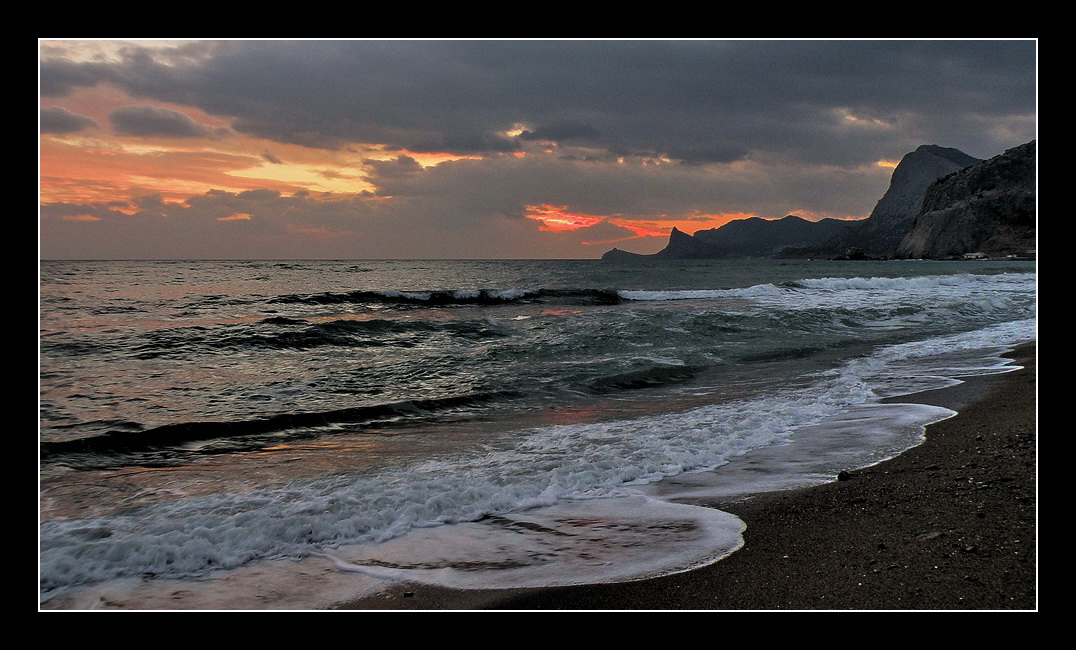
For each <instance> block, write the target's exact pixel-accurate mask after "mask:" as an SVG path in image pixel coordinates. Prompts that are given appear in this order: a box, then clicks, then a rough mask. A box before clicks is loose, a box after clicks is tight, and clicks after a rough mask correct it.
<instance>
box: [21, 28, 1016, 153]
mask: <svg viewBox="0 0 1076 650" xmlns="http://www.w3.org/2000/svg"><path fill="white" fill-rule="evenodd" d="M209 50H210V48H208V47H203V48H202V50H201V51H200V52H199V56H197V57H196V56H188V57H187V58H185V59H179V62H178V63H177V61H176V60H170V61H168V62H167V64H166V63H165V62H163V61H162V60H160V59H159V58H154V57H151V56H150V55H148V54H146V53H145V52H143V51H140V50H138V49H131V50H129V51H128V53H127V55H126V57H125V58H124V59H122V60H121V61H120V62H118V63H114V64H110V65H107V64H102V63H87V64H82V65H75V64H70V63H65V62H63V61H55V62H54V61H45V62H43V63H42V68H41V77H42V88H43V92H50V91H51V92H58V91H59V90H61V89H64V88H70V87H72V86H73V85H79V84H82V85H85V84H89V83H92V82H93V80H94V79H100V80H102V81H109V82H111V83H114V84H117V85H120V86H122V87H124V88H125V89H127V90H128V91H130V92H132V93H134V94H136V95H139V96H144V97H150V98H155V99H158V100H162V101H170V102H179V103H184V104H189V105H192V106H197V107H199V108H201V109H203V110H205V111H207V112H209V113H212V114H216V115H221V116H226V117H230V118H232V119H233V120H234V121H233V126H234V128H235V129H236V130H238V131H242V132H246V133H249V134H252V135H257V136H261V137H266V138H270V139H274V140H278V141H281V142H290V143H298V144H304V145H307V146H317V147H326V148H337V147H340V146H343V145H344V144H345V143H347V142H374V143H381V144H386V145H390V146H396V147H402V148H406V149H409V150H411V151H416V152H421V151H446V150H447V151H450V152H454V153H481V152H504V151H512V150H514V149H515V148H516V147H517V146H518V144H517V142H516V141H515V140H512V139H508V138H507V137H506V136H505V131H507V130H509V129H512V128H514V127H515V126H516V125H521V126H522V127H523V129H524V131H523V134H522V135H521V136H519V138H517V139H516V140H527V139H548V140H554V141H559V140H571V139H584V140H585V141H586V143H587V144H588V145H593V146H596V147H600V148H603V149H606V150H609V151H623V152H630V153H637V154H643V155H668V156H671V157H675V158H682V159H684V160H686V161H689V162H696V163H702V162H709V161H728V160H730V159H736V158H739V157H743V156H745V155H747V153H746V152H750V151H757V150H766V151H779V152H786V153H787V154H788V155H791V156H794V157H797V158H801V159H810V158H814V157H818V156H826V157H828V158H829V159H831V160H832V161H833V162H835V163H836V164H855V163H856V162H863V161H866V160H869V159H871V158H873V159H877V158H879V157H881V156H882V155H883V154H886V155H894V151H893V149H894V148H896V154H897V155H899V154H903V153H905V152H906V150H909V147H912V148H914V146H916V145H918V144H922V143H923V142H937V143H939V144H946V145H949V146H958V147H960V146H962V147H965V148H967V149H971V151H969V153H972V154H973V155H980V156H985V155H993V154H996V153H1000V151H1001V150H1003V149H1004V148H1006V147H1007V146H1012V145H1015V144H1019V142H1015V141H1014V142H1005V143H999V142H998V141H997V138H992V137H991V136H990V135H987V134H974V135H969V134H968V133H967V132H965V133H960V132H959V130H960V129H961V128H964V129H965V131H968V129H967V128H966V127H968V123H966V122H962V121H961V120H957V123H956V124H953V123H952V122H953V118H954V116H962V115H973V116H976V117H977V118H978V119H980V120H981V119H982V118H984V117H989V118H993V119H1000V120H1005V119H1013V120H1016V119H1018V118H1019V117H1020V116H1025V117H1026V116H1028V115H1032V114H1033V113H1034V110H1035V105H1034V101H1035V87H1034V83H1035V76H1034V65H1035V43H1034V41H1027V40H1025V41H242V42H231V43H219V44H217V46H216V48H215V54H214V55H213V56H206V52H208V51H209ZM853 120H857V121H856V122H854V123H853ZM887 125H888V127H889V128H890V130H891V131H892V132H891V133H886V128H887ZM856 128H859V131H855V129H856ZM1024 128H1025V131H1026V127H1024ZM898 132H899V133H900V135H899V136H898V135H895V134H896V133H898ZM1025 135H1026V136H1027V137H1026V138H1025V139H1024V140H1025V141H1026V140H1028V139H1031V137H1033V134H1031V133H1021V134H1020V137H1023V136H1025ZM898 137H903V138H906V141H901V142H900V143H899V144H897V143H894V139H895V138H898ZM827 151H831V152H832V153H828V154H824V153H822V152H827Z"/></svg>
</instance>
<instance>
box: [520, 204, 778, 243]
mask: <svg viewBox="0 0 1076 650" xmlns="http://www.w3.org/2000/svg"><path fill="white" fill-rule="evenodd" d="M526 216H527V218H529V219H534V220H535V221H539V222H541V224H542V226H541V227H540V228H539V230H544V231H547V232H558V233H563V232H569V231H573V230H581V229H583V228H591V227H593V226H597V225H598V224H601V223H608V224H611V225H614V226H619V227H621V228H624V229H625V230H628V231H630V232H631V233H632V234H631V235H629V236H627V237H621V238H618V239H604V240H600V241H589V242H584V244H587V245H597V244H609V243H614V242H618V241H624V240H626V239H642V238H645V237H661V238H664V237H668V236H669V233H670V232H672V229H673V228H677V229H679V230H681V231H683V232H686V233H688V234H694V233H696V232H698V231H700V230H711V229H713V228H720V227H721V226H724V225H725V224H727V223H729V222H730V221H736V220H739V219H750V218H752V217H757V216H758V215H757V214H749V213H743V212H737V213H729V214H705V215H696V216H691V217H681V218H673V219H665V218H649V219H647V218H632V217H622V216H600V215H591V214H582V213H578V212H571V211H569V209H568V206H555V205H549V204H545V203H543V204H539V205H528V206H527V215H526Z"/></svg>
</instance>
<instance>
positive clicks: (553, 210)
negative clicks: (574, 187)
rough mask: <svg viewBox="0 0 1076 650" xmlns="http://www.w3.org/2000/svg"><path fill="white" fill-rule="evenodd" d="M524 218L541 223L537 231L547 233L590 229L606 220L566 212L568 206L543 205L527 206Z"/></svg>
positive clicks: (599, 217)
mask: <svg viewBox="0 0 1076 650" xmlns="http://www.w3.org/2000/svg"><path fill="white" fill-rule="evenodd" d="M526 216H527V218H528V219H534V220H535V221H541V222H542V227H541V228H539V230H545V231H549V232H567V231H569V230H579V229H580V228H590V227H591V226H596V225H598V224H599V223H601V222H603V221H605V220H606V217H601V216H595V215H590V214H579V213H576V212H568V206H555V205H548V204H545V203H543V204H541V205H528V206H527V215H526Z"/></svg>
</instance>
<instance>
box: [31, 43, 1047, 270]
mask: <svg viewBox="0 0 1076 650" xmlns="http://www.w3.org/2000/svg"><path fill="white" fill-rule="evenodd" d="M1037 46H1038V44H1037V41H1036V40H1034V39H1008V40H975V39H960V40H890V39H885V40H724V39H721V40H701V39H691V40H650V39H639V40H612V39H600V40H599V39H595V40H583V39H579V40H492V39H491V40H433V39H429V40H406V39H394V40H234V41H226V40H208V41H195V40H163V39H152V40H129V41H115V40H49V39H41V40H39V41H38V50H39V51H38V55H39V58H38V62H39V102H40V120H39V132H40V137H39V150H38V159H39V198H40V201H39V255H40V257H41V258H42V259H375V258H376V259H382V258H396V259H404V258H412V259H417V258H431V259H441V258H495V259H496V258H597V257H600V256H601V254H602V253H604V252H605V251H607V250H609V249H611V248H614V247H616V248H620V249H622V250H629V251H633V252H638V253H653V252H656V251H658V250H660V249H661V248H663V247H664V246H665V244H666V243H667V242H668V235H669V232H670V231H671V229H672V228H673V227H676V228H679V229H680V230H682V231H684V232H688V233H694V232H696V231H698V230H705V229H709V228H716V227H719V226H721V225H723V224H724V223H727V222H728V221H730V220H733V219H743V218H748V217H761V218H764V219H776V218H781V217H784V216H786V215H789V214H795V215H799V216H801V217H804V218H806V219H811V220H816V219H821V218H827V217H829V218H837V219H862V218H865V217H867V216H868V215H869V214H870V212H871V210H872V209H873V208H874V205H875V203H877V201H878V199H880V198H881V196H882V195H883V194H884V193H885V190H886V188H887V187H888V185H889V179H890V176H891V175H892V171H893V168H894V167H895V166H896V164H897V163H898V162H899V161H900V159H901V158H902V157H903V156H904V155H905V154H907V153H909V152H911V151H913V150H914V149H915V148H916V147H918V146H919V145H922V144H937V145H941V146H945V147H955V148H957V149H960V150H961V151H963V152H964V153H967V154H969V155H972V156H975V157H977V158H983V159H985V158H990V157H992V156H995V155H998V154H1000V153H1002V152H1004V151H1005V150H1006V149H1009V148H1011V147H1014V146H1017V145H1020V144H1023V143H1025V142H1028V141H1030V140H1032V139H1035V137H1036V131H1037V126H1036V117H1037V106H1036V101H1037V86H1036V82H1037Z"/></svg>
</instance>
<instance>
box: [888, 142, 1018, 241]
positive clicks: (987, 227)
mask: <svg viewBox="0 0 1076 650" xmlns="http://www.w3.org/2000/svg"><path fill="white" fill-rule="evenodd" d="M1035 167H1036V165H1035V141H1034V140H1032V141H1031V142H1028V143H1027V144H1024V145H1020V146H1019V147H1014V148H1012V149H1009V150H1008V151H1006V152H1005V153H1003V154H1001V155H999V156H995V157H993V158H991V159H990V160H987V161H985V162H982V163H980V164H978V165H975V166H973V167H967V168H965V169H962V170H960V171H958V172H955V173H953V174H949V175H947V176H945V177H943V178H940V179H938V180H937V181H935V182H934V183H933V184H932V185H931V186H930V187H929V188H928V189H927V191H926V195H925V196H924V197H923V203H922V208H921V210H920V211H919V214H918V215H917V216H916V217H915V220H914V222H913V225H912V228H911V229H910V231H909V232H908V233H907V234H906V235H905V236H904V237H903V239H902V241H901V242H900V245H899V246H898V248H897V251H896V255H897V256H898V257H911V258H934V259H938V258H946V257H953V256H961V255H964V254H967V253H983V254H985V255H988V256H1003V255H1016V256H1027V255H1029V251H1034V250H1035V205H1036V201H1035ZM1032 254H1033V253H1032Z"/></svg>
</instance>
